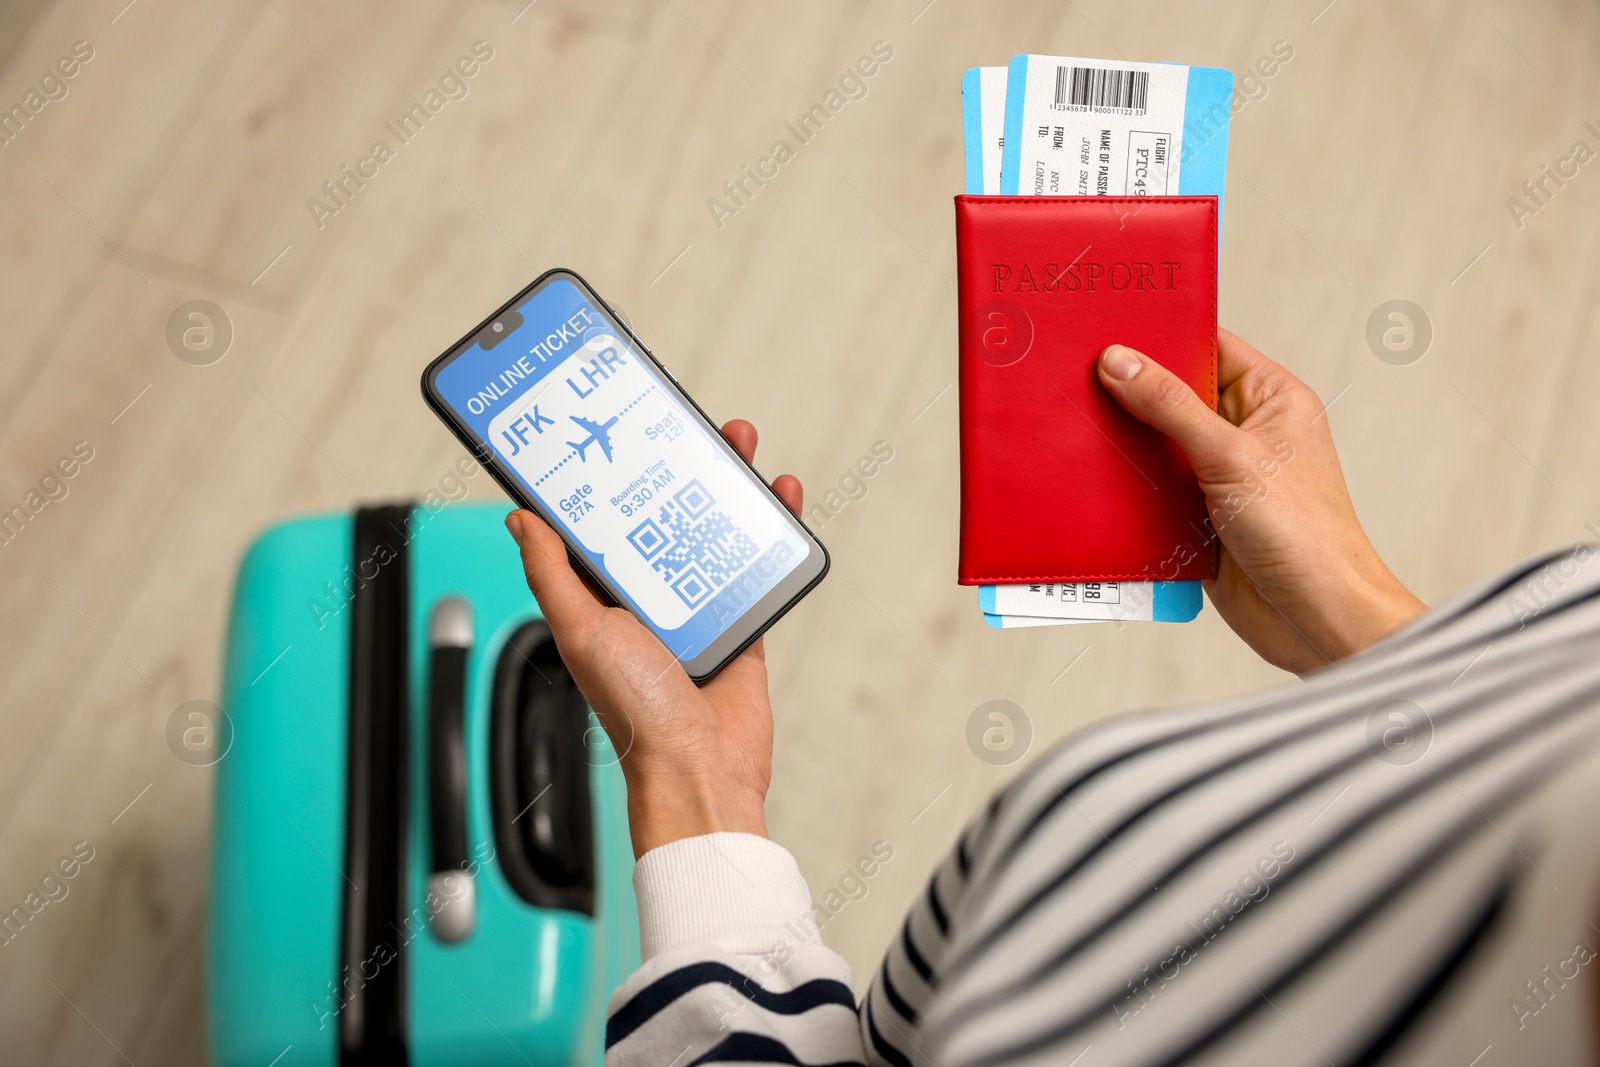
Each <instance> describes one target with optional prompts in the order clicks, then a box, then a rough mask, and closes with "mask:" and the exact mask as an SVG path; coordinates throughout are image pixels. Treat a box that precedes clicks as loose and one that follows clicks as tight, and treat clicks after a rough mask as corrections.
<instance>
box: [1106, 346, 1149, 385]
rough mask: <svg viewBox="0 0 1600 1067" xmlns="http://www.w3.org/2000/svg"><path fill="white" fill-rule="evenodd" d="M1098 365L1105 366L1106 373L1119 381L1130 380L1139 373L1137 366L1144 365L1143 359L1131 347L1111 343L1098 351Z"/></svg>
mask: <svg viewBox="0 0 1600 1067" xmlns="http://www.w3.org/2000/svg"><path fill="white" fill-rule="evenodd" d="M1100 365H1101V366H1102V367H1104V368H1105V371H1106V374H1108V375H1110V376H1111V377H1113V378H1115V379H1116V380H1117V381H1119V382H1125V381H1128V380H1130V379H1131V378H1132V377H1133V376H1134V375H1135V374H1138V373H1139V368H1141V367H1143V366H1144V361H1143V360H1141V359H1140V358H1139V354H1138V353H1137V352H1135V351H1134V350H1133V349H1131V348H1124V347H1123V346H1122V345H1112V346H1111V347H1109V348H1107V349H1106V350H1105V351H1104V352H1102V353H1100Z"/></svg>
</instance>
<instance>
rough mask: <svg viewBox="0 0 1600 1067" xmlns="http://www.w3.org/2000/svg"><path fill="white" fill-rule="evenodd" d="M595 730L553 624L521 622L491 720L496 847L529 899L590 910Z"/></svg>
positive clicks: (502, 667)
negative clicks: (590, 738)
mask: <svg viewBox="0 0 1600 1067" xmlns="http://www.w3.org/2000/svg"><path fill="white" fill-rule="evenodd" d="M589 729H590V723H589V706H588V704H587V703H585V701H584V699H583V694H582V693H581V692H579V691H578V686H577V684H576V683H575V682H574V681H573V680H572V675H570V674H568V673H567V668H566V665H565V664H563V663H562V662H561V656H560V654H559V653H558V652H557V651H556V644H555V640H554V639H553V638H552V637H551V636H550V627H549V626H547V625H545V624H544V623H543V622H542V621H541V622H529V623H525V624H524V625H522V626H521V627H519V628H518V629H517V631H516V632H515V633H513V634H512V635H511V639H510V640H508V641H507V642H506V645H505V648H504V649H503V650H502V651H501V653H500V659H499V661H498V662H497V663H496V664H495V672H494V707H493V708H492V709H491V712H490V721H489V790H490V793H489V795H490V799H491V806H492V808H493V812H494V843H495V850H496V854H497V857H498V859H499V861H500V869H501V871H502V872H504V874H505V877H506V881H507V882H509V883H510V884H511V888H512V889H513V890H515V891H516V893H517V895H518V896H520V897H521V898H522V899H523V900H526V901H527V902H528V903H530V904H533V905H535V906H536V907H542V908H565V909H567V910H569V911H578V912H583V913H584V914H586V915H593V914H594V883H595V863H594V824H593V818H592V813H591V805H590V800H589V769H590V768H589V761H588V759H587V758H586V756H587V746H586V744H585V736H586V735H587V733H588V731H589Z"/></svg>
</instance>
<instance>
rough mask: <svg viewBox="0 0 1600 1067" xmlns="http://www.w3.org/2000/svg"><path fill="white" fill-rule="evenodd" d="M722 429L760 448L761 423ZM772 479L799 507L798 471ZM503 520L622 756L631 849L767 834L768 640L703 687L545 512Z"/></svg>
mask: <svg viewBox="0 0 1600 1067" xmlns="http://www.w3.org/2000/svg"><path fill="white" fill-rule="evenodd" d="M722 432H723V435H724V436H725V437H726V438H727V439H728V441H729V443H731V444H732V445H733V446H734V448H736V449H737V450H738V452H739V454H740V455H742V456H743V457H744V458H745V459H746V460H747V461H748V460H751V459H752V458H753V457H754V455H755V450H756V429H755V427H754V426H752V425H751V424H750V423H748V422H745V421H744V420H742V419H735V420H734V421H733V422H730V423H728V424H727V425H725V426H724V427H723V428H722ZM772 488H773V490H774V491H775V492H776V493H777V494H778V497H779V499H781V500H782V501H783V502H784V503H785V504H786V505H788V507H789V509H790V510H791V511H793V512H795V513H796V514H798V513H799V511H800V507H801V488H800V482H799V480H797V479H796V478H794V477H793V476H792V475H783V476H781V477H779V478H778V479H777V480H776V481H774V482H773V483H772ZM506 527H507V529H509V530H510V531H511V536H512V537H514V538H515V539H516V541H517V546H518V547H519V548H520V549H521V552H522V566H523V569H524V571H525V572H526V573H527V578H528V588H529V589H531V590H532V591H533V595H534V597H535V599H537V600H538V601H539V607H540V608H541V609H542V610H543V612H544V616H545V620H546V621H547V622H548V623H549V624H550V631H551V633H552V634H553V635H554V636H555V641H556V647H557V648H559V649H560V651H561V658H562V660H563V661H564V662H565V663H566V665H567V669H568V670H570V671H571V672H572V677H573V679H574V680H575V681H576V682H577V683H578V687H579V688H580V689H581V690H582V691H583V694H584V696H585V697H586V698H587V699H588V701H589V705H590V707H592V708H593V709H594V712H595V714H596V715H597V716H598V717H599V719H600V722H601V724H602V725H603V726H604V727H605V729H606V733H607V734H608V735H609V736H610V738H611V743H612V745H613V747H615V748H616V750H617V752H618V754H619V755H620V756H621V761H622V771H623V775H624V777H625V778H626V779H627V782H628V824H629V827H630V828H631V831H632V834H633V853H634V856H635V857H638V856H642V855H644V854H645V853H646V852H648V851H649V850H650V849H652V848H656V847H659V846H661V845H665V844H669V843H671V842H673V841H677V840H679V839H680V838H685V837H694V836H697V835H699V834H709V833H716V832H718V831H736V832H742V833H750V834H758V835H760V836H762V837H765V836H766V833H767V824H766V817H765V814H764V812H763V805H764V804H765V802H766V795H767V786H768V784H769V782H770V781H771V778H772V703H771V700H770V698H769V696H768V694H767V664H766V652H765V650H764V648H763V642H762V641H760V640H758V641H756V642H755V643H754V644H752V645H751V646H750V647H749V648H747V649H745V650H744V652H742V653H740V654H739V656H738V657H736V658H735V659H734V660H733V661H732V662H731V663H729V664H728V666H727V667H726V668H724V669H723V671H722V673H720V674H718V675H717V676H716V677H715V678H713V679H712V680H711V681H709V682H707V683H706V684H705V685H700V686H697V685H696V684H695V683H694V682H693V681H691V680H690V678H689V676H688V675H687V674H686V673H684V670H683V667H682V665H681V664H679V662H678V660H677V659H676V658H675V657H674V656H673V655H672V653H671V652H669V651H668V650H667V648H666V646H665V645H663V644H662V643H661V641H660V639H659V638H657V637H656V636H655V635H654V634H653V633H651V632H650V631H649V630H648V629H646V628H645V626H644V625H643V624H642V623H641V622H640V621H639V620H638V619H637V618H635V617H634V616H633V615H632V614H631V613H630V612H628V611H627V610H625V609H623V608H617V607H608V606H606V604H605V603H603V602H602V601H601V600H600V598H599V597H598V596H596V595H595V593H594V592H593V591H592V589H591V588H590V586H589V585H587V584H586V583H585V582H584V581H583V580H582V579H581V578H580V577H579V575H578V574H577V573H576V572H575V571H574V570H573V569H572V564H571V562H570V560H569V559H568V556H567V546H566V544H565V543H564V542H563V541H562V540H561V538H560V536H558V535H557V534H556V532H555V531H554V530H552V529H551V528H550V527H549V526H548V525H546V523H545V522H544V520H542V519H540V518H539V517H538V516H537V515H535V514H534V513H533V512H531V511H513V512H512V513H511V514H510V515H508V516H506Z"/></svg>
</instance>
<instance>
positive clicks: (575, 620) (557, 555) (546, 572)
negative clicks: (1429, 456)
mask: <svg viewBox="0 0 1600 1067" xmlns="http://www.w3.org/2000/svg"><path fill="white" fill-rule="evenodd" d="M506 529H507V530H509V531H510V532H511V537H512V539H513V540H515V541H516V542H517V548H518V550H519V551H520V552H521V553H522V569H523V572H524V573H525V574H526V576H527V579H528V590H529V592H531V593H533V599H534V600H536V601H537V602H538V604H539V610H540V611H541V612H543V613H544V617H545V620H546V621H547V622H549V623H550V628H551V629H552V630H554V631H557V635H556V636H557V638H558V639H559V638H560V637H561V636H563V632H564V631H567V630H569V629H571V630H576V629H577V628H579V627H581V626H583V625H585V624H586V623H588V622H590V621H591V620H592V619H593V618H594V616H596V615H597V614H599V613H600V612H601V610H602V607H603V606H602V605H601V603H600V602H599V600H597V599H596V598H595V595H594V594H593V593H591V592H590V591H589V590H588V588H587V587H586V586H585V585H584V584H583V581H582V580H581V579H580V578H579V577H578V575H577V573H576V572H575V571H574V570H573V569H572V564H571V562H569V560H568V558H567V546H566V542H564V541H562V540H561V537H560V535H559V534H557V533H556V532H555V531H554V530H552V529H551V528H550V526H549V524H547V523H546V522H545V521H544V520H543V519H541V518H539V517H538V516H537V515H535V514H534V513H533V512H531V511H513V512H512V513H511V514H509V515H507V516H506Z"/></svg>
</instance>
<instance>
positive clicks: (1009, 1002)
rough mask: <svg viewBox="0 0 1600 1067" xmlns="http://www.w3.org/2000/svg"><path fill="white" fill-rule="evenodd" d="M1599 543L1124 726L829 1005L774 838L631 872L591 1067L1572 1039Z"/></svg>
mask: <svg viewBox="0 0 1600 1067" xmlns="http://www.w3.org/2000/svg"><path fill="white" fill-rule="evenodd" d="M1597 653H1600V553H1596V552H1594V551H1593V550H1591V549H1590V548H1588V547H1587V546H1583V547H1580V548H1577V549H1574V550H1569V551H1564V552H1561V553H1558V554H1555V555H1552V556H1548V557H1544V558H1541V559H1538V560H1535V561H1532V562H1530V563H1528V564H1525V565H1523V566H1520V567H1517V568H1514V569H1513V570H1511V571H1509V572H1507V573H1505V574H1504V575H1502V576H1500V577H1498V578H1496V579H1494V580H1493V581H1490V582H1488V583H1485V584H1484V585H1482V586H1481V587H1479V588H1477V589H1474V590H1472V591H1470V592H1468V593H1466V594H1465V595H1462V596H1460V597H1458V598H1456V599H1455V600H1453V601H1452V602H1450V603H1448V604H1445V605H1443V606H1441V607H1439V608H1436V609H1435V610H1433V611H1431V612H1429V613H1428V614H1426V615H1424V616H1422V617H1421V618H1419V619H1418V620H1416V621H1415V622H1413V623H1412V624H1410V625H1409V626H1407V627H1405V628H1404V629H1402V630H1400V631H1398V632H1397V633H1395V634H1393V635H1391V636H1390V637H1389V638H1387V639H1386V640H1384V641H1382V642H1380V643H1379V644H1377V645H1375V646H1373V647H1372V648H1370V649H1368V650H1366V651H1364V652H1362V653H1360V654H1358V655H1356V656H1352V657H1350V658H1348V659H1346V660H1342V661H1340V662H1339V663H1336V664H1333V665H1331V666H1329V667H1326V668H1324V669H1322V670H1320V671H1318V672H1316V673H1315V674H1312V675H1308V676H1307V677H1306V678H1305V679H1304V681H1303V683H1296V684H1293V685H1291V686H1289V687H1287V688H1283V689H1279V690H1276V691H1273V692H1269V693H1266V694H1262V695H1257V696H1252V697H1247V698H1244V699H1240V700H1233V701H1229V702H1226V703H1222V704H1217V705H1212V706H1207V707H1203V708H1198V709H1192V710H1185V711H1178V712H1167V713H1161V714H1153V715H1144V716H1136V717H1130V718H1127V719H1124V720H1121V721H1117V722H1113V723H1110V724H1107V725H1104V726H1101V727H1098V728H1095V729H1092V730H1090V731H1088V732H1086V733H1084V734H1081V735H1079V736H1077V737H1075V738H1073V739H1071V740H1069V741H1068V742H1066V743H1065V744H1063V745H1061V746H1060V747H1058V748H1056V749H1055V750H1054V751H1052V752H1050V753H1049V754H1047V755H1045V756H1044V757H1042V758H1041V759H1039V760H1038V761H1037V762H1035V763H1034V764H1033V765H1032V766H1031V767H1030V768H1029V769H1028V770H1027V771H1026V772H1025V773H1024V774H1023V775H1021V776H1020V777H1019V778H1018V780H1016V781H1015V782H1014V783H1013V784H1012V785H1011V786H1009V787H1008V788H1007V789H1005V790H1004V791H1003V792H1002V793H1000V794H999V795H998V796H997V797H995V799H994V800H993V801H992V802H991V803H990V804H989V805H988V807H987V808H986V809H985V810H984V811H983V812H982V814H981V815H980V816H979V817H978V818H977V819H975V820H974V821H973V822H972V823H971V824H970V825H969V826H968V827H967V828H966V829H965V830H964V831H963V833H962V834H961V836H960V838H959V840H958V842H957V844H956V847H955V849H954V851H953V853H952V854H951V855H950V856H949V858H948V859H947V860H946V861H945V862H944V863H943V865H942V866H941V867H940V868H939V869H938V870H937V871H936V872H935V873H934V875H933V878H932V879H931V880H930V881H929V883H928V886H927V890H926V892H924V893H923V894H922V895H921V896H920V898H919V899H918V901H917V903H916V904H915V906H914V907H913V908H912V910H911V913H910V915H909V916H908V917H907V918H906V920H905V923H904V924H903V925H902V926H901V927H900V929H899V930H898V931H897V932H895V933H894V935H893V936H892V937H888V936H886V938H885V940H886V941H887V942H888V950H887V953H886V955H885V957H884V960H883V963H882V965H881V966H880V967H879V968H878V970H877V972H876V974H875V976H874V978H873V980H872V983H871V988H870V991H869V992H868V994H867V996H866V997H865V999H864V1000H863V1001H862V1002H861V1003H860V1004H859V1005H857V1003H856V1000H855V997H854V994H853V983H852V977H851V975H850V971H849V968H848V967H847V966H846V964H845V963H844V961H843V960H842V959H841V958H840V957H838V956H837V955H836V954H835V953H833V952H831V951H829V950H828V949H827V948H826V947H824V946H823V945H822V944H821V943H820V942H819V941H816V940H814V939H813V940H809V941H807V940H804V939H797V938H796V937H795V931H796V930H797V929H804V928H805V927H804V924H803V923H802V924H800V925H797V924H796V922H795V919H796V916H804V915H806V914H807V913H809V912H810V910H811V900H810V897H809V893H808V892H807V890H806V887H805V883H804V881H803V880H802V879H801V878H800V876H799V872H798V869H797V868H796V867H795V865H794V861H793V860H792V859H791V858H790V857H789V856H788V853H786V852H784V851H783V850H782V849H780V848H779V847H778V846H776V845H773V844H772V843H770V842H767V841H764V840H762V839H759V838H755V837H751V836H748V835H740V834H713V835H708V836H706V837H700V838H690V839H688V840H686V841H680V842H675V843H674V844H671V845H667V846H664V847H662V848H659V849H655V850H653V851H651V852H649V853H647V854H646V855H645V856H644V857H642V858H641V860H640V862H639V864H638V867H637V869H636V872H635V886H636V889H637V890H638V896H639V906H640V924H641V934H642V937H643V942H644V944H643V948H644V954H645V957H646V959H645V963H644V965H643V966H642V968H641V969H640V970H639V971H638V972H637V973H636V974H634V975H633V976H632V977H631V978H630V979H628V981H627V982H625V983H624V984H623V985H622V986H621V987H620V988H619V989H618V990H617V992H616V994H615V995H614V997H613V998H612V1002H611V1009H610V1014H609V1019H608V1023H607V1039H606V1040H607V1056H606V1060H607V1063H608V1064H609V1065H611V1067H625V1065H626V1067H632V1065H640V1067H643V1065H649V1067H669V1065H671V1067H690V1065H694V1064H703V1063H785V1064H805V1065H820V1064H866V1063H870V1064H885V1065H892V1067H909V1065H913V1064H915V1065H919V1067H920V1065H924V1064H929V1063H934V1064H940V1065H949V1067H999V1065H1008V1067H1009V1065H1030V1067H1031V1065H1043V1064H1054V1065H1072V1067H1101V1065H1118V1067H1121V1065H1128V1067H1132V1065H1141V1067H1156V1065H1166V1064H1180V1063H1181V1064H1272V1065H1275V1067H1276V1065H1297V1064H1306V1065H1319V1064H1330V1065H1337V1067H1349V1065H1356V1064H1373V1063H1379V1062H1383V1063H1403V1064H1424V1065H1435V1064H1437V1065H1441V1067H1495V1065H1500V1064H1541V1065H1544V1064H1568V1063H1591V1062H1593V1061H1594V1051H1595V1045H1594V1042H1593V1035H1592V1033H1591V1024H1592V1018H1593V1015H1592V1011H1591V1007H1592V1005H1593V1004H1594V1003H1596V998H1595V997H1594V995H1593V994H1592V993H1591V988H1592V987H1591V982H1592V977H1591V973H1590V972H1591V971H1594V970H1596V968H1595V967H1592V966H1590V965H1591V963H1592V962H1593V961H1594V959H1595V956H1596V948H1597V947H1600V929H1597V928H1596V926H1595V925H1593V924H1592V922H1591V920H1592V919H1594V918H1595V916H1596V915H1597V914H1600V907H1597V904H1600V899H1597V895H1596V890H1597V888H1600V844H1597V841H1596V835H1595V832H1594V828H1596V827H1597V826H1600V818H1597V817H1596V815H1597V813H1600V654H1597Z"/></svg>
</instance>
